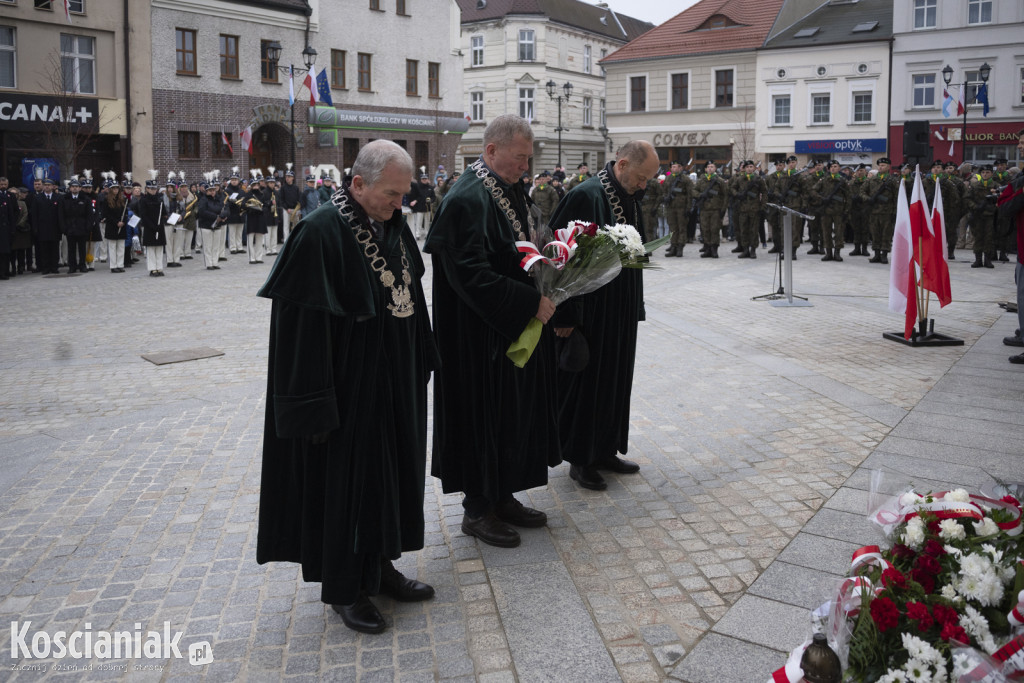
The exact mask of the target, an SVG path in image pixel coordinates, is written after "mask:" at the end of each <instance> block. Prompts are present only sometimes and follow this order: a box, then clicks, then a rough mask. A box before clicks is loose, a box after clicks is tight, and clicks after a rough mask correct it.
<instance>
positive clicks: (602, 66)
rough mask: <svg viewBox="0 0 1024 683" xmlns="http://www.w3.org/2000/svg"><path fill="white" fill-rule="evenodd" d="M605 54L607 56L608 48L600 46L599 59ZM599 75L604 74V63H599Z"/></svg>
mask: <svg viewBox="0 0 1024 683" xmlns="http://www.w3.org/2000/svg"><path fill="white" fill-rule="evenodd" d="M607 56H608V48H606V47H602V48H601V59H604V58H605V57H607ZM601 75H602V76H604V65H601Z"/></svg>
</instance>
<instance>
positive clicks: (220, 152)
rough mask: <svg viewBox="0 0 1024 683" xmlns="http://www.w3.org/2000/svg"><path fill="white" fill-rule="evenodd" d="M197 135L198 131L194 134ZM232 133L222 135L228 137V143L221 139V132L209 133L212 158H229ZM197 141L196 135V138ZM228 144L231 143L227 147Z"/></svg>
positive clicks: (230, 155)
mask: <svg viewBox="0 0 1024 683" xmlns="http://www.w3.org/2000/svg"><path fill="white" fill-rule="evenodd" d="M196 135H197V136H198V133H197V134H196ZM232 135H233V133H224V137H226V138H227V139H228V143H227V144H226V145H225V144H224V140H222V139H221V133H210V149H211V150H213V158H214V159H230V158H231V157H232V156H233V155H232V154H231V149H232V147H233V146H234V145H233V143H232V140H231V136H232ZM196 142H198V137H197V139H196ZM229 145H231V146H230V147H229Z"/></svg>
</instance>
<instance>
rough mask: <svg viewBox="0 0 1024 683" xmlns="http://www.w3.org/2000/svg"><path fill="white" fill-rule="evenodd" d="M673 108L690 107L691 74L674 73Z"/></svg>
mask: <svg viewBox="0 0 1024 683" xmlns="http://www.w3.org/2000/svg"><path fill="white" fill-rule="evenodd" d="M671 104H672V108H673V109H689V108H690V74H672V102H671Z"/></svg>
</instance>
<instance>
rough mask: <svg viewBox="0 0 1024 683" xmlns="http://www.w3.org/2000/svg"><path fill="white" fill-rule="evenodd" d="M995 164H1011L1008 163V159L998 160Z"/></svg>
mask: <svg viewBox="0 0 1024 683" xmlns="http://www.w3.org/2000/svg"><path fill="white" fill-rule="evenodd" d="M995 163H997V164H1008V163H1010V162H1008V161H1007V160H1006V159H996V161H995Z"/></svg>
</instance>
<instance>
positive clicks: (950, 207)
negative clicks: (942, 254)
mask: <svg viewBox="0 0 1024 683" xmlns="http://www.w3.org/2000/svg"><path fill="white" fill-rule="evenodd" d="M945 171H946V172H945V178H946V183H947V185H943V186H942V204H943V207H944V209H945V219H946V249H947V250H948V254H947V258H948V259H949V260H950V261H955V260H956V253H955V249H956V243H957V240H958V239H959V225H960V219H961V218H963V216H964V181H963V180H961V179H960V174H959V173H957V172H956V164H954V163H953V162H952V161H947V162H946V168H945ZM947 186H948V187H949V195H950V196H949V197H948V198H947V197H946V187H947Z"/></svg>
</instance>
